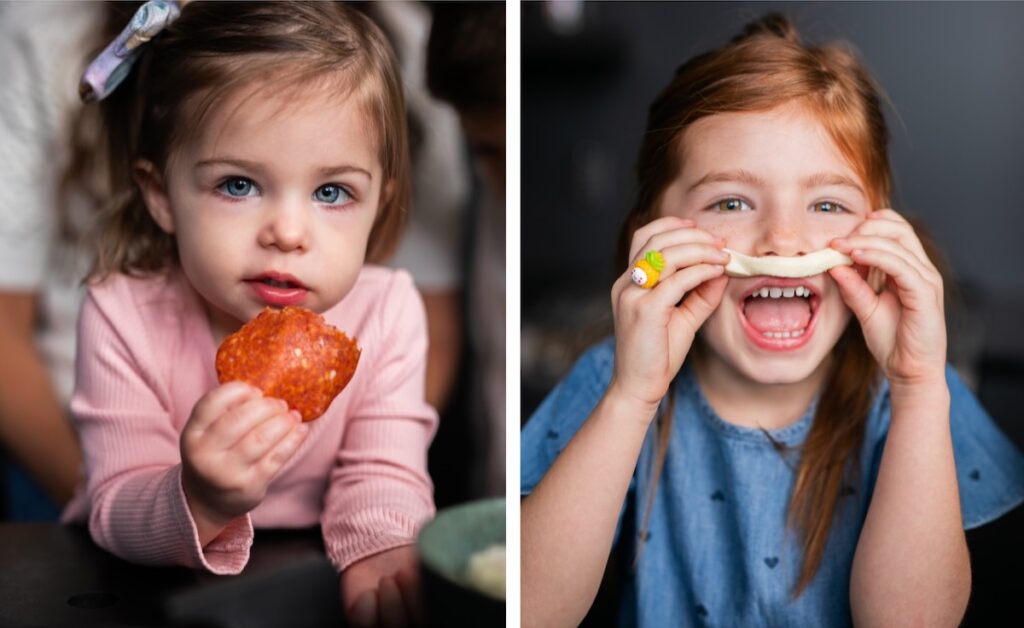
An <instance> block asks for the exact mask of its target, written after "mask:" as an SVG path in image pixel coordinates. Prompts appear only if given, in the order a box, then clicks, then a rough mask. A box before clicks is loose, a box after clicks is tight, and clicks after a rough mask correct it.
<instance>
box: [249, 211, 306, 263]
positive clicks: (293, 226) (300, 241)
mask: <svg viewBox="0 0 1024 628" xmlns="http://www.w3.org/2000/svg"><path fill="white" fill-rule="evenodd" d="M308 221H309V215H308V208H307V207H305V206H303V204H302V203H301V202H298V201H290V200H285V201H281V202H278V203H275V204H274V205H273V206H272V207H270V208H269V209H268V210H267V214H266V219H265V221H264V223H263V225H262V227H261V229H260V233H259V238H258V240H259V244H260V246H263V247H274V248H277V249H280V250H281V251H285V252H290V251H295V250H300V251H302V250H306V249H308V248H309V238H310V225H309V222H308Z"/></svg>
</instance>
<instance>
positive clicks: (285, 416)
mask: <svg viewBox="0 0 1024 628" xmlns="http://www.w3.org/2000/svg"><path fill="white" fill-rule="evenodd" d="M286 407H287V406H286ZM300 423H302V415H301V414H299V413H298V412H297V411H295V410H292V411H291V412H287V411H285V412H281V413H278V414H274V415H273V416H271V417H269V418H267V419H265V420H264V421H263V422H261V423H258V424H257V425H255V426H254V427H253V428H252V429H251V430H249V433H248V434H246V435H245V436H243V437H242V438H241V439H240V440H239V441H238V442H237V443H236V444H235V446H234V448H235V449H237V450H238V451H239V452H240V453H241V455H242V459H243V460H245V461H246V462H255V461H256V460H259V459H260V458H262V457H263V456H265V455H267V452H269V451H270V450H271V449H273V448H274V447H276V446H277V444H278V443H279V442H281V440H282V439H283V438H285V437H286V436H288V434H289V433H290V432H291V431H292V430H293V429H294V428H295V427H297V426H298V425H299V424H300Z"/></svg>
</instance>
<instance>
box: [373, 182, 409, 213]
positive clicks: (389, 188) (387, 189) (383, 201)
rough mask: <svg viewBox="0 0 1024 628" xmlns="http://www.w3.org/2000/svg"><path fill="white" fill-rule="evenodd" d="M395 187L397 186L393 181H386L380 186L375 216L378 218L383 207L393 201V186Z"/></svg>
mask: <svg viewBox="0 0 1024 628" xmlns="http://www.w3.org/2000/svg"><path fill="white" fill-rule="evenodd" d="M396 185H397V184H396V183H395V180H394V179H388V180H387V181H385V182H384V185H382V186H381V188H380V202H379V203H377V215H378V216H379V215H380V212H381V211H382V210H383V209H384V208H385V207H387V206H388V205H390V204H391V201H393V200H394V198H395V186H396ZM403 209H404V208H403Z"/></svg>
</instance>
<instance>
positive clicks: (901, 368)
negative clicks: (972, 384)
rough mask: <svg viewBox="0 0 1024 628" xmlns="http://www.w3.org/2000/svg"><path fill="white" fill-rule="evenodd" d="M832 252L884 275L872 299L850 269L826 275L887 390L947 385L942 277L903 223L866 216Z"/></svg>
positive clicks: (895, 217) (889, 216)
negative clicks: (854, 320) (848, 311)
mask: <svg viewBox="0 0 1024 628" xmlns="http://www.w3.org/2000/svg"><path fill="white" fill-rule="evenodd" d="M831 246H832V248H835V249H836V250H839V251H841V252H843V253H847V254H848V255H850V256H851V257H852V258H853V261H854V262H855V263H857V264H861V265H864V266H874V267H876V268H879V269H880V270H882V271H883V272H885V275H886V282H885V286H884V289H883V290H882V292H881V293H880V294H876V293H875V291H874V290H872V289H871V286H869V285H868V283H867V282H866V281H865V280H864V278H863V277H861V275H860V273H858V272H857V271H856V270H855V269H854V268H852V267H849V266H840V267H837V268H833V269H832V270H830V271H829V274H830V275H832V278H833V279H835V281H836V283H837V284H839V293H840V295H842V298H843V300H844V301H845V302H846V304H847V305H848V306H849V307H850V309H851V310H853V313H854V315H855V316H856V317H857V320H858V321H860V325H861V328H862V329H863V330H864V340H865V341H866V342H867V346H868V349H870V350H871V353H872V355H874V356H875V359H876V360H877V361H878V364H879V366H880V367H881V369H882V372H883V373H884V374H885V376H886V377H887V378H888V379H889V382H890V385H895V386H900V385H906V386H914V385H917V384H935V383H938V382H942V383H943V384H944V383H945V366H946V319H945V313H944V310H943V299H942V277H941V275H940V274H939V271H938V270H936V268H935V266H934V265H933V264H932V263H931V260H929V259H928V256H927V254H925V251H924V247H923V246H922V245H921V241H920V240H919V239H918V237H917V234H916V233H914V229H913V227H911V226H910V223H908V222H907V221H906V219H905V218H903V217H902V216H900V215H899V214H898V213H896V212H895V211H893V210H891V209H880V210H877V211H874V212H872V213H871V214H869V215H868V218H867V220H865V221H864V222H863V223H861V224H860V225H858V226H857V228H856V229H854V230H853V232H852V233H851V234H850V235H849V236H846V237H845V238H837V239H835V240H833V241H832V243H831Z"/></svg>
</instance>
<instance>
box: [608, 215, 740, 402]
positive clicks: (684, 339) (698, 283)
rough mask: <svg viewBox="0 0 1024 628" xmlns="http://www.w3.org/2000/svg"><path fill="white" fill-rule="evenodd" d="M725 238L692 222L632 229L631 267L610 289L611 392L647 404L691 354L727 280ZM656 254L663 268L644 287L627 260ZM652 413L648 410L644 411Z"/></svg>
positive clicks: (664, 389) (664, 221) (676, 220)
mask: <svg viewBox="0 0 1024 628" xmlns="http://www.w3.org/2000/svg"><path fill="white" fill-rule="evenodd" d="M723 246H725V242H724V241H722V240H719V239H716V238H715V237H714V236H712V235H711V234H710V233H708V232H706V231H703V230H701V229H697V228H696V227H695V223H694V222H693V221H692V220H684V219H681V218H677V217H674V216H669V217H664V218H659V219H657V220H655V221H653V222H651V223H649V224H647V225H645V226H643V227H641V228H640V229H637V231H636V233H635V234H633V241H632V244H631V245H630V259H631V264H630V268H628V269H626V272H625V273H623V275H622V276H621V277H619V279H618V280H617V281H616V282H615V284H614V285H613V286H612V311H613V312H614V316H615V373H614V375H613V377H612V382H611V384H610V386H609V389H608V390H609V393H611V392H613V391H614V392H616V393H617V394H620V395H624V396H626V397H628V398H630V399H632V400H635V401H639V402H641V403H643V404H645V407H649V408H654V407H656V406H657V404H658V403H659V402H660V401H661V399H662V397H664V396H665V393H666V392H667V391H668V385H669V383H670V382H671V381H672V379H673V378H674V377H675V376H676V373H678V372H679V368H680V367H681V366H682V364H683V359H684V358H685V357H686V354H687V353H689V351H690V346H691V345H692V344H693V339H694V337H695V336H696V334H697V329H699V328H700V326H701V325H703V324H704V321H706V320H707V318H708V317H709V316H710V315H711V313H712V312H714V310H715V308H717V307H718V305H719V303H721V301H722V295H723V294H724V292H725V286H726V284H727V283H728V281H729V279H728V277H725V276H724V275H723V273H724V271H725V264H727V263H728V262H729V254H728V253H725V252H724V251H722V250H721V248H722V247H723ZM651 250H655V251H660V252H661V254H662V256H663V257H664V259H665V268H664V270H663V271H662V272H661V276H660V278H659V281H658V283H657V284H656V285H655V286H654V287H653V288H650V289H645V288H641V287H640V286H637V285H636V284H634V283H633V281H632V279H631V277H630V273H631V271H632V264H635V263H636V262H637V261H638V260H640V259H643V257H644V255H645V254H646V253H647V251H651ZM651 417H653V413H651Z"/></svg>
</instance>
